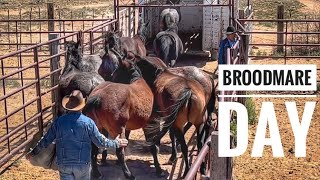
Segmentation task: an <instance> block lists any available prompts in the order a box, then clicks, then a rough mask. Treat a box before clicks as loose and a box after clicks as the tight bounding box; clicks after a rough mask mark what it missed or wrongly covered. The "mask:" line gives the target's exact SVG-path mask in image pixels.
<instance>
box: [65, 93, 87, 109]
mask: <svg viewBox="0 0 320 180" xmlns="http://www.w3.org/2000/svg"><path fill="white" fill-rule="evenodd" d="M85 101H86V100H85V98H83V95H82V93H81V91H79V90H74V91H72V93H71V94H70V95H66V96H65V97H64V98H63V99H62V107H63V108H65V109H67V110H69V111H80V110H81V109H83V108H84V106H85V105H86V102H85Z"/></svg>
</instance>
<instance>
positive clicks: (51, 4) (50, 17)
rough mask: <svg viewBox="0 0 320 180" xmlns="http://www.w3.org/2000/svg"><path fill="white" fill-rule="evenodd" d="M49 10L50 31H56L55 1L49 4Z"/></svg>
mask: <svg viewBox="0 0 320 180" xmlns="http://www.w3.org/2000/svg"><path fill="white" fill-rule="evenodd" d="M47 10H48V19H49V20H48V31H54V21H53V19H54V6H53V3H48V4H47Z"/></svg>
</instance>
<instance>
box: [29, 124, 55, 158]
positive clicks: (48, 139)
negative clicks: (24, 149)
mask: <svg viewBox="0 0 320 180" xmlns="http://www.w3.org/2000/svg"><path fill="white" fill-rule="evenodd" d="M57 121H58V119H57V120H55V121H54V122H53V123H52V125H51V127H50V128H49V130H48V132H47V133H46V134H45V135H44V136H43V137H42V138H41V139H40V141H39V142H38V144H37V145H36V147H35V148H34V149H33V150H32V152H31V154H32V155H37V154H39V152H40V151H41V149H43V148H46V147H48V146H49V145H50V144H51V143H52V142H53V141H54V140H55V139H56V132H57V123H56V122H57Z"/></svg>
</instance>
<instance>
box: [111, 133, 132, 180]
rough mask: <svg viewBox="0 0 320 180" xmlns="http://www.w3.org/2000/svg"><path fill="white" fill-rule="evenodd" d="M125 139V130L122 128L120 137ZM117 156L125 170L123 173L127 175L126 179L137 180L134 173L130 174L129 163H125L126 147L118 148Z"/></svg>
mask: <svg viewBox="0 0 320 180" xmlns="http://www.w3.org/2000/svg"><path fill="white" fill-rule="evenodd" d="M124 137H125V128H124V127H122V133H121V135H120V138H124ZM116 154H117V157H118V161H119V163H120V165H121V167H122V170H123V173H124V175H125V177H126V178H127V179H132V180H133V179H136V178H135V177H134V176H133V175H132V173H131V172H130V170H129V168H128V166H127V163H126V162H125V159H124V157H125V152H124V147H121V148H117V149H116Z"/></svg>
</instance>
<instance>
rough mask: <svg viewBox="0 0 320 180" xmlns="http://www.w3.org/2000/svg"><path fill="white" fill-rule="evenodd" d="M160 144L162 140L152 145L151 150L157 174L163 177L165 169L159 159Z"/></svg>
mask: <svg viewBox="0 0 320 180" xmlns="http://www.w3.org/2000/svg"><path fill="white" fill-rule="evenodd" d="M159 146H160V140H159V141H158V142H157V143H155V144H154V145H152V146H151V147H150V151H151V154H152V156H153V161H154V166H155V168H156V174H157V176H159V177H163V176H164V174H163V171H162V169H161V167H160V163H159V160H158V153H159Z"/></svg>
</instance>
